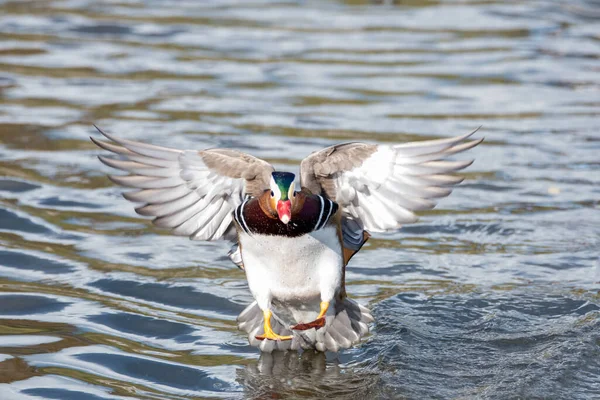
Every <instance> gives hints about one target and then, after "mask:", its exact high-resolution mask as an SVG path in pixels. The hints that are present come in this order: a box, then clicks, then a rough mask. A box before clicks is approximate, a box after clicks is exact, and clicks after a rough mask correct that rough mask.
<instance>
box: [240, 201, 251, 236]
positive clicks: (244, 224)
mask: <svg viewBox="0 0 600 400" xmlns="http://www.w3.org/2000/svg"><path fill="white" fill-rule="evenodd" d="M248 200H250V197H246V200H244V202H243V203H242V204H241V205H240V219H241V220H242V224H243V225H242V228H243V229H244V231H246V233H247V234H250V229H248V225H246V219H245V218H244V206H245V205H246V203H247V202H248Z"/></svg>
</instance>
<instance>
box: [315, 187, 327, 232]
mask: <svg viewBox="0 0 600 400" xmlns="http://www.w3.org/2000/svg"><path fill="white" fill-rule="evenodd" d="M317 197H318V198H319V201H320V202H321V211H320V212H319V219H318V220H317V223H316V224H315V229H314V230H315V231H318V230H319V229H320V228H319V225H320V224H321V218H323V210H324V209H325V202H324V201H323V197H321V196H317Z"/></svg>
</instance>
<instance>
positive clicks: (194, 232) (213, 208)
mask: <svg viewBox="0 0 600 400" xmlns="http://www.w3.org/2000/svg"><path fill="white" fill-rule="evenodd" d="M96 129H98V131H100V133H102V134H103V135H104V136H105V137H106V138H108V139H109V140H110V142H107V141H101V140H97V139H94V138H93V137H90V139H92V141H93V142H94V143H95V144H96V145H98V146H99V147H101V148H103V149H105V150H108V151H111V152H113V153H115V154H117V155H119V156H120V157H118V158H111V157H105V156H99V157H98V158H99V159H100V161H102V162H103V163H104V164H106V165H108V166H109V167H113V168H117V169H120V170H122V171H127V172H129V175H110V176H109V178H110V179H111V180H112V181H113V182H115V183H117V184H119V185H122V186H127V187H130V188H135V189H138V190H136V191H132V192H128V193H124V194H123V196H124V197H125V198H126V199H127V200H130V201H132V202H137V203H144V205H142V206H140V207H138V208H136V209H135V211H136V212H137V213H138V214H140V215H144V216H152V217H155V218H154V220H153V221H152V222H153V223H154V225H156V226H159V227H161V228H170V229H172V232H173V233H174V234H176V235H184V236H189V237H190V239H194V240H216V239H220V238H232V235H233V234H234V233H235V230H234V229H235V228H234V225H233V215H232V213H233V210H234V209H235V207H237V206H238V205H239V204H240V203H241V202H242V200H243V198H244V196H245V195H246V194H248V195H250V196H259V195H260V194H262V193H263V191H264V190H266V189H268V188H269V179H270V175H271V172H272V171H273V167H272V166H271V164H269V163H267V162H266V161H263V160H261V159H259V158H256V157H253V156H250V155H248V154H245V153H241V152H238V151H234V150H228V149H210V150H202V151H191V150H176V149H170V148H166V147H160V146H154V145H149V144H145V143H140V142H134V141H131V140H126V139H120V138H116V137H114V136H112V135H109V134H107V133H105V132H103V131H102V130H100V128H98V127H96Z"/></svg>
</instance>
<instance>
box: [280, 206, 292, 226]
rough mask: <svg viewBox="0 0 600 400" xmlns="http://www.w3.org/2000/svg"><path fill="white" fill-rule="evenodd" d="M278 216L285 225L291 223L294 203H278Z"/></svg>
mask: <svg viewBox="0 0 600 400" xmlns="http://www.w3.org/2000/svg"><path fill="white" fill-rule="evenodd" d="M277 214H278V215H279V220H280V221H281V222H283V223H284V224H287V223H288V222H290V219H292V203H291V202H290V201H289V200H279V201H278V202H277Z"/></svg>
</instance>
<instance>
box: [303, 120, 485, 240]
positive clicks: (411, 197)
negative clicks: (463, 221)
mask: <svg viewBox="0 0 600 400" xmlns="http://www.w3.org/2000/svg"><path fill="white" fill-rule="evenodd" d="M475 132H476V131H474V132H472V133H469V134H467V135H462V136H458V137H454V138H449V139H440V140H428V141H422V142H413V143H406V144H400V145H377V146H373V147H372V148H371V149H370V150H371V151H370V152H368V151H369V149H368V148H367V149H366V151H365V152H364V154H365V157H364V159H363V160H359V161H358V162H356V160H353V164H351V163H349V162H344V152H346V154H347V155H348V157H350V156H351V155H352V154H354V155H356V154H360V153H358V151H360V149H364V148H365V145H364V144H362V143H357V144H356V147H354V148H353V146H352V144H349V145H343V146H342V147H339V148H338V147H337V146H334V147H332V148H328V149H325V150H322V151H320V152H317V153H314V154H313V155H311V156H309V157H308V158H307V159H306V160H304V161H303V162H302V168H303V171H302V177H303V178H304V181H305V182H307V185H309V184H311V183H312V182H316V183H317V184H318V185H320V189H321V190H322V191H325V192H326V194H327V195H328V196H330V197H331V198H332V199H333V200H335V201H336V202H337V203H338V204H339V205H340V208H341V210H342V233H343V236H344V242H345V245H346V247H349V248H353V249H357V248H359V247H360V245H361V244H362V241H363V230H366V231H370V232H389V231H394V230H397V229H399V228H400V227H401V226H402V225H403V224H407V223H412V222H415V221H416V220H417V216H416V215H415V214H414V213H413V212H414V211H420V210H430V209H432V208H433V207H434V206H435V204H436V203H435V201H434V200H435V199H436V198H440V197H445V196H447V195H449V194H450V192H451V191H452V189H451V187H452V186H454V185H457V184H459V183H460V182H462V180H463V178H462V177H459V176H454V175H449V174H450V173H452V172H454V171H458V170H461V169H463V168H466V167H468V166H469V165H471V164H472V162H473V160H468V161H444V160H443V159H444V158H446V157H448V156H450V155H452V154H455V153H458V152H461V151H464V150H468V149H470V148H472V147H474V146H476V145H477V144H479V143H480V142H481V141H482V140H483V139H479V140H472V141H466V139H467V138H468V137H470V136H471V135H472V134H473V133H475ZM353 150H354V151H355V152H354V153H351V152H352V151H353ZM336 152H337V153H336ZM332 154H333V155H334V157H335V159H334V158H330V156H331V155H332ZM361 161H362V162H361ZM328 163H329V164H328ZM335 163H337V164H335ZM357 164H358V165H357ZM348 165H350V167H349V168H348ZM315 171H317V172H315ZM318 171H326V172H327V173H321V174H319V172H318ZM303 183H304V182H303ZM312 184H313V185H314V183H312ZM316 188H317V186H313V188H312V189H311V188H310V187H309V190H311V191H313V192H314V191H315V189H316Z"/></svg>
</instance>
